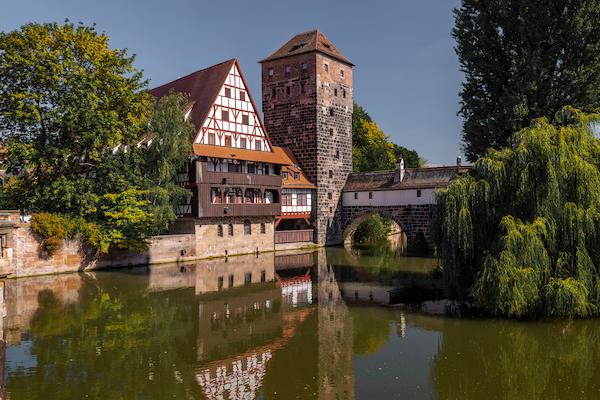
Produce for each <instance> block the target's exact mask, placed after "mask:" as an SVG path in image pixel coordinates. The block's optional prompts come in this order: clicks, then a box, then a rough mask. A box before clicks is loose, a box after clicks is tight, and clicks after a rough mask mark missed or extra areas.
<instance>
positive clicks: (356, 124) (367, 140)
mask: <svg viewBox="0 0 600 400" xmlns="http://www.w3.org/2000/svg"><path fill="white" fill-rule="evenodd" d="M401 157H403V158H404V163H405V164H404V165H405V167H407V168H418V167H420V166H421V161H422V160H421V158H420V157H419V155H418V154H417V152H416V151H414V150H408V149H406V148H405V147H402V146H398V145H397V144H395V143H392V142H390V140H389V137H388V136H387V135H386V134H385V133H384V132H383V131H382V130H381V129H379V127H378V126H377V123H375V121H373V119H372V118H371V116H370V115H369V113H367V111H366V110H365V109H364V108H362V107H361V106H359V105H358V104H356V103H354V111H353V114H352V169H353V171H354V172H365V171H381V170H389V169H394V168H395V167H396V163H397V162H398V161H399V160H400V158H401Z"/></svg>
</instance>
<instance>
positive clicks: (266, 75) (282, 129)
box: [262, 33, 353, 245]
mask: <svg viewBox="0 0 600 400" xmlns="http://www.w3.org/2000/svg"><path fill="white" fill-rule="evenodd" d="M307 34H308V35H310V33H307ZM307 34H304V35H307ZM318 35H321V34H320V33H318ZM319 37H321V38H322V36H319ZM319 40H326V39H319ZM270 71H272V72H270ZM262 96H263V98H262V99H263V113H264V122H265V126H266V129H267V132H268V134H269V137H270V138H271V141H272V142H273V144H274V145H277V146H282V147H287V148H289V149H291V150H292V151H293V153H294V156H295V157H296V158H297V159H298V162H299V163H300V167H301V168H302V170H303V172H304V173H305V174H306V176H307V177H308V179H309V180H311V181H312V182H313V183H314V184H315V185H316V186H317V191H316V196H314V198H313V202H314V204H313V210H315V211H314V212H313V219H314V220H313V223H314V226H315V236H316V237H315V241H316V242H317V243H318V244H321V245H323V244H333V243H337V242H341V239H342V221H341V220H342V215H341V213H342V205H341V194H342V189H343V187H344V184H345V181H346V178H347V176H348V174H349V173H350V172H351V171H352V107H353V101H352V65H351V64H349V63H346V62H343V61H341V60H339V59H337V58H335V57H332V56H330V55H327V54H325V53H323V52H319V51H317V50H314V51H310V52H305V53H301V54H294V55H290V56H284V57H279V58H276V59H267V60H263V61H262Z"/></svg>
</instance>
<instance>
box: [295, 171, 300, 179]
mask: <svg viewBox="0 0 600 400" xmlns="http://www.w3.org/2000/svg"><path fill="white" fill-rule="evenodd" d="M294 179H296V180H298V179H300V174H299V173H298V172H294Z"/></svg>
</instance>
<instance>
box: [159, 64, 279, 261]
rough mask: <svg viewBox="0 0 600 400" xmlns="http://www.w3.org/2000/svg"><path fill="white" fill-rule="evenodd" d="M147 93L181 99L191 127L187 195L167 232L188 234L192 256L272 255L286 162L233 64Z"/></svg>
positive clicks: (204, 71)
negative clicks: (191, 239) (192, 240)
mask: <svg viewBox="0 0 600 400" xmlns="http://www.w3.org/2000/svg"><path fill="white" fill-rule="evenodd" d="M150 92H151V94H153V95H154V96H155V97H157V98H159V97H162V96H165V95H167V94H169V93H170V92H181V93H185V94H187V95H188V96H189V103H188V107H187V108H186V110H185V116H186V118H188V119H189V120H190V121H192V122H193V124H194V126H195V128H196V133H195V137H194V139H193V157H192V159H191V162H190V168H189V173H188V174H187V181H186V182H185V185H186V187H187V188H188V189H189V190H190V192H191V193H192V195H191V196H190V198H189V202H188V204H185V205H183V206H182V207H179V210H180V214H181V218H180V219H179V220H178V222H177V223H176V224H175V227H174V231H175V232H189V231H193V232H194V233H195V234H196V238H197V239H196V240H197V241H198V242H199V248H198V251H199V252H204V253H206V254H214V255H227V254H232V253H237V254H239V253H249V252H258V251H266V250H272V249H273V248H274V230H275V226H274V222H275V217H276V216H278V215H279V214H280V212H281V186H282V180H281V170H282V166H284V165H286V164H288V163H289V159H288V157H286V155H285V153H284V152H283V150H282V149H281V148H279V147H275V146H273V145H272V144H271V141H270V140H269V137H268V135H267V133H266V131H265V128H264V125H263V122H262V120H261V118H260V116H259V114H258V113H257V108H256V104H255V102H254V100H253V98H252V95H251V94H250V92H249V90H248V85H247V83H246V79H245V78H244V75H243V73H242V70H241V68H240V65H239V63H238V61H237V60H235V59H233V60H229V61H225V62H223V63H220V64H217V65H214V66H212V67H210V68H206V69H202V70H199V71H196V72H194V73H192V74H190V75H187V76H184V77H182V78H180V79H177V80H175V81H173V82H169V83H167V84H164V85H162V86H159V87H157V88H155V89H152V90H151V91H150ZM185 176H186V174H184V177H185ZM183 180H185V179H183Z"/></svg>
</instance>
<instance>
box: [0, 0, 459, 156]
mask: <svg viewBox="0 0 600 400" xmlns="http://www.w3.org/2000/svg"><path fill="white" fill-rule="evenodd" d="M458 3H459V0H423V1H406V0H395V1H394V0H386V1H380V0H369V1H364V0H363V1H357V0H346V1H342V0H337V1H331V0H329V1H326V0H321V1H313V0H302V1H293V2H292V1H286V0H279V1H267V0H245V1H244V0H227V1H218V0H212V1H204V0H143V1H142V0H138V1H132V0H101V1H100V0H98V1H92V0H0V10H1V11H0V31H11V30H14V29H18V28H19V27H20V26H22V25H23V24H25V23H28V22H63V21H64V20H65V19H66V18H68V19H70V20H71V21H73V22H83V23H85V24H91V23H96V26H97V30H98V31H100V32H104V33H106V34H107V35H108V36H109V37H110V45H111V47H114V48H127V49H128V50H129V52H130V53H131V54H136V56H137V57H136V61H135V66H136V67H137V68H138V69H142V70H143V71H144V75H145V77H146V78H147V79H149V80H150V84H149V86H150V87H154V86H158V85H160V84H162V83H166V82H168V81H171V80H174V79H176V78H179V77H181V76H184V75H187V74H189V73H191V72H194V71H196V70H198V69H202V68H205V67H208V66H211V65H213V64H216V63H219V62H221V61H224V60H227V59H230V58H234V57H235V58H237V59H238V60H239V62H240V63H241V66H242V70H243V71H244V74H245V76H246V79H247V80H248V83H249V85H250V91H251V92H252V94H253V96H254V99H255V100H256V101H257V102H258V103H259V104H258V105H257V106H258V107H259V108H260V107H261V106H260V99H261V82H260V65H259V64H258V63H257V62H258V61H259V60H260V59H262V58H264V57H266V56H267V55H269V54H270V53H272V52H273V51H275V50H276V49H278V48H279V47H280V46H281V45H283V44H284V43H285V42H286V41H287V40H289V39H290V38H291V37H292V36H294V35H295V34H297V33H300V32H305V31H309V30H313V29H316V28H319V29H320V30H321V31H322V32H323V33H324V34H325V36H327V37H328V38H329V40H331V41H332V42H333V44H334V45H335V46H336V47H337V48H338V50H340V51H341V53H342V54H343V55H344V56H346V57H347V58H349V59H350V60H351V61H352V62H353V63H354V64H356V67H354V100H355V101H356V102H357V103H358V104H359V105H361V106H363V107H364V108H365V109H366V110H367V111H368V113H369V114H370V115H371V117H372V118H373V119H374V120H375V121H376V122H377V123H378V125H379V126H380V128H382V129H383V130H384V132H385V133H386V134H387V135H389V136H390V138H391V139H392V141H394V142H395V143H398V144H399V145H401V146H404V147H407V148H410V149H414V150H417V152H419V154H420V155H421V156H422V157H423V158H425V159H426V160H427V161H428V163H429V164H432V165H437V164H451V163H454V162H456V157H457V156H460V155H461V126H462V122H461V121H462V120H461V118H460V117H459V116H457V111H458V108H459V94H458V93H459V91H460V87H461V82H462V79H463V74H462V73H461V72H460V70H459V64H458V59H457V57H456V54H455V52H454V39H453V38H452V35H451V30H452V26H453V15H452V9H453V8H454V7H457V6H458Z"/></svg>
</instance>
